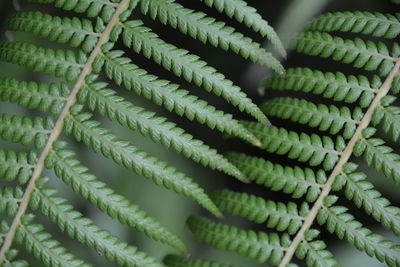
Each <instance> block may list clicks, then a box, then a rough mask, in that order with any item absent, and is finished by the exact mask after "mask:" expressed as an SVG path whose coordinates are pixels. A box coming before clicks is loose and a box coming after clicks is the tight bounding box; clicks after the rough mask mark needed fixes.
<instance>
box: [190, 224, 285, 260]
mask: <svg viewBox="0 0 400 267" xmlns="http://www.w3.org/2000/svg"><path fill="white" fill-rule="evenodd" d="M187 225H188V227H189V229H190V231H191V232H192V233H193V234H194V235H195V236H196V237H197V238H198V239H199V240H201V241H203V242H205V243H207V244H209V245H211V246H213V247H215V248H218V249H222V250H227V251H231V252H236V253H238V254H240V255H243V256H246V257H248V258H251V259H256V260H257V261H258V262H260V263H264V262H267V261H269V262H271V263H272V264H274V265H276V264H278V263H279V261H280V260H281V258H282V257H283V255H284V251H285V247H286V246H288V245H290V239H289V236H288V235H287V234H283V235H282V236H279V235H277V234H275V233H271V234H266V233H263V232H259V233H256V232H254V231H251V230H249V231H244V230H239V229H238V228H236V227H234V226H228V225H225V224H221V223H214V222H212V221H210V220H208V219H205V218H202V217H197V216H192V217H190V218H189V219H188V221H187Z"/></svg>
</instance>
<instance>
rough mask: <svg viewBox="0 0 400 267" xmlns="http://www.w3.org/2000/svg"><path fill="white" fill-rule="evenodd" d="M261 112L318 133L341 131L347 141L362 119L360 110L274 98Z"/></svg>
mask: <svg viewBox="0 0 400 267" xmlns="http://www.w3.org/2000/svg"><path fill="white" fill-rule="evenodd" d="M263 111H264V112H265V114H267V115H268V116H274V117H278V118H281V119H285V120H291V121H293V122H297V123H301V124H306V125H308V126H310V127H318V129H319V130H320V131H329V133H330V134H333V135H334V134H337V133H338V132H340V131H341V130H343V137H344V138H346V139H349V138H351V137H352V136H353V134H354V132H355V130H356V128H357V121H358V120H360V119H361V118H362V117H363V113H362V111H361V109H360V108H356V109H354V111H353V112H351V111H350V109H349V108H348V107H340V108H338V107H336V106H333V105H330V106H327V105H325V104H319V105H318V106H317V105H315V104H314V103H312V102H310V101H306V100H304V99H297V98H289V97H285V98H278V97H277V98H274V99H272V100H271V101H268V102H267V103H265V104H264V106H263Z"/></svg>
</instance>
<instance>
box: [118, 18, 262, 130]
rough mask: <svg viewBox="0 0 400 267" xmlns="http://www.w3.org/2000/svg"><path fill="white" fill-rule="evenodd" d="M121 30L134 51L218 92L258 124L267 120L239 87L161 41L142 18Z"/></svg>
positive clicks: (187, 54) (192, 56)
mask: <svg viewBox="0 0 400 267" xmlns="http://www.w3.org/2000/svg"><path fill="white" fill-rule="evenodd" d="M123 29H124V30H123V34H122V40H123V41H124V44H125V45H126V46H128V47H130V48H132V49H133V50H134V51H135V52H136V53H142V54H143V55H144V56H145V57H146V58H149V59H152V60H153V61H155V62H156V63H157V64H160V65H162V66H163V67H164V68H165V69H167V70H169V71H171V72H173V73H174V74H175V75H176V76H178V77H182V78H184V79H185V80H186V81H188V82H193V83H194V84H196V85H197V86H203V87H204V89H206V90H207V91H211V92H213V93H214V94H216V95H218V96H220V95H221V96H222V97H223V98H224V99H225V100H226V101H227V102H229V103H231V104H232V105H234V106H236V107H238V108H239V110H241V111H245V112H247V113H248V114H251V115H252V116H253V117H255V118H256V119H257V120H259V121H260V122H261V123H269V122H268V119H267V118H266V117H265V115H264V114H263V113H262V112H261V110H260V109H259V108H258V107H257V105H255V104H254V103H253V102H252V100H251V99H250V98H248V97H247V95H246V94H245V93H244V92H242V90H241V89H240V88H239V87H238V86H236V85H234V84H233V82H232V81H230V80H228V79H227V78H226V77H225V76H224V75H223V74H221V73H219V72H218V71H217V70H216V69H215V68H213V67H211V66H209V65H208V64H207V62H205V61H203V60H202V59H201V58H200V57H199V56H197V55H194V54H190V52H189V51H188V50H185V49H180V48H178V47H176V46H174V45H172V44H169V43H167V42H165V41H163V40H162V39H161V38H159V37H158V36H157V34H155V33H154V32H152V31H151V29H150V28H147V27H144V26H143V22H141V21H138V20H135V21H129V22H125V23H124V24H123Z"/></svg>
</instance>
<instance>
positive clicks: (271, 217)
mask: <svg viewBox="0 0 400 267" xmlns="http://www.w3.org/2000/svg"><path fill="white" fill-rule="evenodd" d="M211 199H212V200H213V201H214V202H215V204H216V205H217V207H218V208H219V209H220V210H221V211H222V212H228V213H230V214H232V215H235V216H240V217H243V218H246V219H248V220H250V221H253V222H256V223H263V224H264V223H265V224H266V225H267V227H269V228H275V229H276V230H278V231H280V232H287V233H289V234H295V233H296V232H297V231H298V230H299V229H300V227H301V225H302V223H303V217H304V216H306V215H307V214H308V212H309V207H308V205H307V203H303V204H302V205H301V207H300V209H298V207H297V205H296V204H295V203H293V202H289V203H287V204H285V203H282V202H274V201H271V200H268V201H265V200H264V199H262V198H260V197H256V196H254V195H248V194H245V193H235V192H233V191H229V190H223V191H219V192H216V193H214V194H213V195H212V196H211Z"/></svg>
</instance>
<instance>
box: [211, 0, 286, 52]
mask: <svg viewBox="0 0 400 267" xmlns="http://www.w3.org/2000/svg"><path fill="white" fill-rule="evenodd" d="M203 3H204V4H206V5H207V6H209V7H214V8H215V9H216V10H218V12H220V13H225V14H226V15H227V16H228V17H230V18H234V19H235V20H237V21H238V22H240V23H242V22H244V24H245V25H246V26H247V27H249V28H251V29H253V30H254V31H255V32H258V33H259V34H261V36H263V37H267V38H268V40H270V41H271V43H272V44H273V45H274V46H275V48H276V49H277V50H278V52H279V53H280V54H281V55H283V56H284V57H286V51H285V47H284V46H283V44H282V42H281V41H280V39H279V37H278V35H277V34H276V32H275V30H274V29H273V28H272V27H271V26H270V25H269V24H268V22H267V21H266V20H264V19H263V18H262V17H261V16H260V14H259V13H258V12H257V10H256V9H255V8H254V7H251V6H249V5H248V4H247V2H245V1H243V0H205V1H203Z"/></svg>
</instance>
